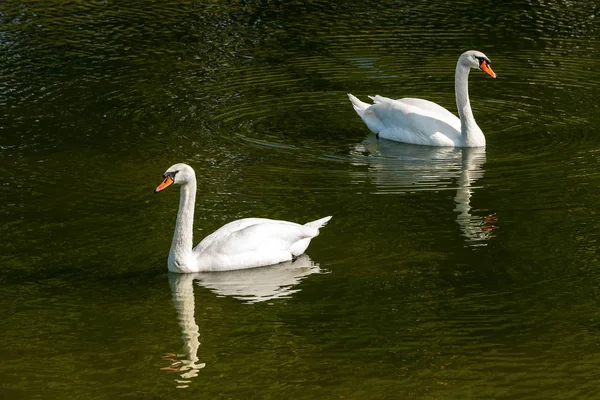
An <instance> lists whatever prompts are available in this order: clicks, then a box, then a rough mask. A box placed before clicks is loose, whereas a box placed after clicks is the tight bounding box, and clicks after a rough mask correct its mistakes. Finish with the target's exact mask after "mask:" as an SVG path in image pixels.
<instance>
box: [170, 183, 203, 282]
mask: <svg viewBox="0 0 600 400" xmlns="http://www.w3.org/2000/svg"><path fill="white" fill-rule="evenodd" d="M195 203H196V181H195V179H194V180H190V181H189V182H187V183H184V184H183V185H181V193H180V196H179V211H178V212H177V222H176V223H175V233H174V234H173V241H172V242H171V251H170V252H169V270H171V271H173V272H182V269H185V268H186V266H187V265H188V264H189V261H190V259H191V257H192V246H193V239H194V238H193V233H194V232H193V231H194V207H195Z"/></svg>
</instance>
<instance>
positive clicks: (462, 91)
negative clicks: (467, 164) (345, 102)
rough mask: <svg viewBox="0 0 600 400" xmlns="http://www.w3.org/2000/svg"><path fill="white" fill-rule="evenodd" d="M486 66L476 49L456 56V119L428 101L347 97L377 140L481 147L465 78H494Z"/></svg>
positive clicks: (481, 135)
mask: <svg viewBox="0 0 600 400" xmlns="http://www.w3.org/2000/svg"><path fill="white" fill-rule="evenodd" d="M490 64H491V61H490V59H489V58H487V57H486V55H485V54H483V53H482V52H480V51H476V50H470V51H466V52H464V53H463V54H461V56H460V57H459V59H458V63H457V64H456V73H455V77H454V87H455V94H456V106H457V107H458V115H459V116H460V119H459V118H457V117H456V116H455V115H454V114H452V113H451V112H450V111H448V110H446V109H445V108H444V107H442V106H439V105H437V104H436V103H433V102H431V101H428V100H422V99H414V98H404V99H399V100H393V99H389V98H387V97H383V96H374V97H371V99H372V100H373V103H374V104H367V103H364V102H362V101H360V100H359V99H357V98H356V97H355V96H353V95H351V94H350V93H348V97H349V98H350V101H351V102H352V106H353V107H354V110H355V111H356V113H357V114H358V115H359V116H360V117H361V118H362V120H363V121H364V122H365V123H366V124H367V126H368V127H369V129H370V130H371V131H372V132H373V133H375V134H376V135H377V137H378V138H379V137H381V138H384V139H389V140H395V141H398V142H404V143H412V144H419V145H426V146H448V147H483V146H485V136H484V135H483V132H482V131H481V129H480V128H479V126H478V125H477V123H476V122H475V117H473V111H472V110H471V103H470V102H469V87H468V78H469V71H470V70H471V68H474V69H479V70H481V71H483V72H485V73H486V74H488V75H489V76H491V77H492V78H495V77H496V73H495V72H494V71H492V68H491V67H490Z"/></svg>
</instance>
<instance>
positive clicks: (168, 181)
mask: <svg viewBox="0 0 600 400" xmlns="http://www.w3.org/2000/svg"><path fill="white" fill-rule="evenodd" d="M173 182H174V181H173V178H171V177H170V176H167V177H166V178H165V180H164V181H162V183H161V184H160V185H158V187H157V188H156V189H154V193H158V192H160V191H161V190H163V189H164V188H166V187H168V186H171V185H172V184H173Z"/></svg>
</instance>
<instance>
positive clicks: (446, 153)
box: [352, 136, 497, 246]
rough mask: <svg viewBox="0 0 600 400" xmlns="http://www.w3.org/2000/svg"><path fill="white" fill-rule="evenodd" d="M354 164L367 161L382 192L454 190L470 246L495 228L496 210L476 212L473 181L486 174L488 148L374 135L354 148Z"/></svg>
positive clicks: (459, 219) (371, 176)
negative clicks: (425, 143)
mask: <svg viewBox="0 0 600 400" xmlns="http://www.w3.org/2000/svg"><path fill="white" fill-rule="evenodd" d="M352 154H353V155H354V156H355V158H354V160H353V164H354V165H363V166H366V167H367V170H368V173H367V175H366V176H361V175H360V174H355V176H354V179H355V180H365V179H368V180H369V181H370V182H371V183H373V184H374V185H375V186H376V188H377V191H378V193H406V192H411V191H416V190H432V189H434V190H456V196H454V203H455V206H454V211H455V212H456V213H457V216H456V223H457V224H458V225H459V227H460V230H461V232H462V236H464V237H465V240H466V242H467V243H468V244H469V245H471V246H485V245H486V243H485V241H486V240H488V239H490V238H491V237H493V233H492V231H493V230H494V229H495V228H496V226H494V223H495V222H496V220H497V217H496V215H495V214H489V215H488V214H486V215H484V216H480V215H473V214H472V209H471V196H472V195H473V191H474V189H476V187H475V186H473V185H474V183H475V182H476V181H477V180H478V179H480V178H481V177H482V176H483V174H484V172H485V171H484V169H483V164H485V161H486V156H485V148H483V147H475V148H456V147H454V148H453V147H431V146H415V145H409V144H403V143H396V142H392V141H389V140H377V139H376V138H375V137H374V136H369V138H368V139H367V140H365V141H363V142H362V143H360V144H357V145H355V146H354V148H353V149H352Z"/></svg>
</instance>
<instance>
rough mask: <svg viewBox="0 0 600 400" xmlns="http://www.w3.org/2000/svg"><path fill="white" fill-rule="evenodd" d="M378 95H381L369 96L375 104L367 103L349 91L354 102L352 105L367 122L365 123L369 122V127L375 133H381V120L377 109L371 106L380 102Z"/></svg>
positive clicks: (349, 95)
mask: <svg viewBox="0 0 600 400" xmlns="http://www.w3.org/2000/svg"><path fill="white" fill-rule="evenodd" d="M378 97H380V96H375V97H372V96H369V98H370V99H372V100H373V103H374V104H367V103H365V102H363V101H360V100H359V99H357V98H356V97H355V96H353V95H351V94H350V93H348V98H349V99H350V101H351V102H352V107H354V111H356V113H357V114H358V116H359V117H360V118H361V119H362V120H363V121H364V122H365V124H367V127H368V128H369V129H370V130H371V132H373V133H379V132H380V131H381V121H380V120H379V118H378V117H377V115H376V114H375V111H374V110H373V109H372V108H371V107H372V106H374V105H376V104H379V103H380V100H379V99H378Z"/></svg>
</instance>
